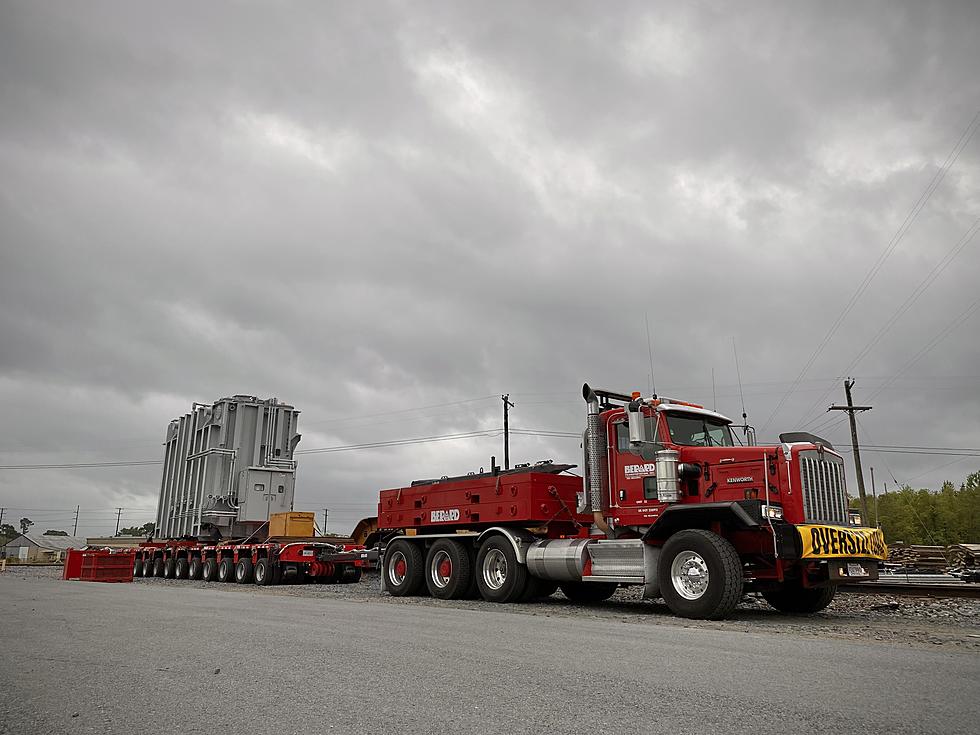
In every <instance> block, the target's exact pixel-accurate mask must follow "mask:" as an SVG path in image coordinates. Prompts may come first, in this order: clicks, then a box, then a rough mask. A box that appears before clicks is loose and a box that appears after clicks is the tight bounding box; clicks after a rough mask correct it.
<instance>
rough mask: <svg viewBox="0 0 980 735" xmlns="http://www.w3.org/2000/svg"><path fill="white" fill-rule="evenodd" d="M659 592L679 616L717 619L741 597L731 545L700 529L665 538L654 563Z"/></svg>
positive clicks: (739, 571)
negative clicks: (658, 581) (656, 561)
mask: <svg viewBox="0 0 980 735" xmlns="http://www.w3.org/2000/svg"><path fill="white" fill-rule="evenodd" d="M657 572H658V575H659V579H660V594H661V595H662V596H663V598H664V602H666V603H667V607H669V608H670V610H671V612H673V613H674V614H675V615H678V616H680V617H682V618H695V619H700V620H720V619H721V618H724V617H726V616H728V615H729V614H730V613H731V611H732V610H734V609H735V606H736V605H737V604H738V601H739V600H740V599H742V584H743V580H742V562H741V560H740V559H739V558H738V553H737V552H736V551H735V547H734V546H732V545H731V543H729V542H728V540H726V539H724V538H722V537H721V536H719V535H718V534H715V533H712V532H711V531H704V530H702V529H690V530H687V531H679V532H677V533H675V534H674V535H673V536H671V537H670V538H669V539H667V543H665V544H664V547H663V550H662V551H661V553H660V562H659V564H658V565H657Z"/></svg>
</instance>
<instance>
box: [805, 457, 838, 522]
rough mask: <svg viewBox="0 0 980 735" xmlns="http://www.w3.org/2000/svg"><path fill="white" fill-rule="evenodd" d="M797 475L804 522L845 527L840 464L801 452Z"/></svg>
mask: <svg viewBox="0 0 980 735" xmlns="http://www.w3.org/2000/svg"><path fill="white" fill-rule="evenodd" d="M800 475H801V478H800V479H801V481H802V484H803V514H804V518H805V520H806V522H807V523H837V524H840V525H842V526H846V525H849V524H848V515H847V488H846V486H845V484H844V463H843V462H835V461H834V460H832V459H829V458H826V457H824V458H821V457H820V456H819V455H818V454H817V453H816V452H813V453H811V452H801V453H800Z"/></svg>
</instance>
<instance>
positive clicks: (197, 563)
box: [187, 556, 204, 579]
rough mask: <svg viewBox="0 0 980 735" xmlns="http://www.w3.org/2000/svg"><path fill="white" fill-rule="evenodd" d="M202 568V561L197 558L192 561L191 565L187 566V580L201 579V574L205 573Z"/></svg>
mask: <svg viewBox="0 0 980 735" xmlns="http://www.w3.org/2000/svg"><path fill="white" fill-rule="evenodd" d="M201 566H202V565H201V560H200V559H199V558H197V557H196V556H195V557H194V558H193V559H191V561H190V564H188V566H187V578H188V579H200V578H201V573H202V572H203V571H204V570H203V569H202V568H201Z"/></svg>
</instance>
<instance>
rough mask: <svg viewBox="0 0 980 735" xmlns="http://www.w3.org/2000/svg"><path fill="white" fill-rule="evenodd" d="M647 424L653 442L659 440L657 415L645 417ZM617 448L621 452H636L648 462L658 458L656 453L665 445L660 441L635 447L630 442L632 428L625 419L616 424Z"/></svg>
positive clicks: (648, 433) (648, 434) (648, 435)
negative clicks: (630, 428)
mask: <svg viewBox="0 0 980 735" xmlns="http://www.w3.org/2000/svg"><path fill="white" fill-rule="evenodd" d="M643 420H644V421H645V422H646V425H647V437H648V438H649V440H650V441H651V442H657V441H658V437H657V417H656V416H647V417H645V418H644V419H643ZM616 448H617V449H618V450H619V452H620V453H621V454H622V453H629V454H636V455H639V456H640V457H643V459H645V460H647V461H648V462H653V461H654V460H655V459H656V454H657V452H659V451H660V450H661V449H663V445H661V444H659V443H654V444H641V445H640V446H638V447H634V446H633V445H632V444H630V430H629V426H628V425H627V424H626V422H625V421H621V422H618V423H617V424H616Z"/></svg>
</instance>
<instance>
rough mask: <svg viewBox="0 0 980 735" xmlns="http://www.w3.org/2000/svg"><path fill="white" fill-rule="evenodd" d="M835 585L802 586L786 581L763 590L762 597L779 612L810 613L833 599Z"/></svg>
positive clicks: (795, 582)
mask: <svg viewBox="0 0 980 735" xmlns="http://www.w3.org/2000/svg"><path fill="white" fill-rule="evenodd" d="M836 594H837V587H834V586H830V587H804V586H803V585H801V584H800V583H799V582H797V581H794V582H786V583H784V584H782V585H780V586H779V587H778V588H777V589H773V590H764V591H763V593H762V597H763V599H765V601H766V602H768V603H769V604H770V605H772V606H773V607H774V608H776V609H777V610H779V612H784V613H791V614H793V613H795V614H797V615H812V614H813V613H816V612H820V611H821V610H823V609H824V608H825V607H827V605H829V604H830V603H831V602H833V601H834V595H836Z"/></svg>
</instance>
